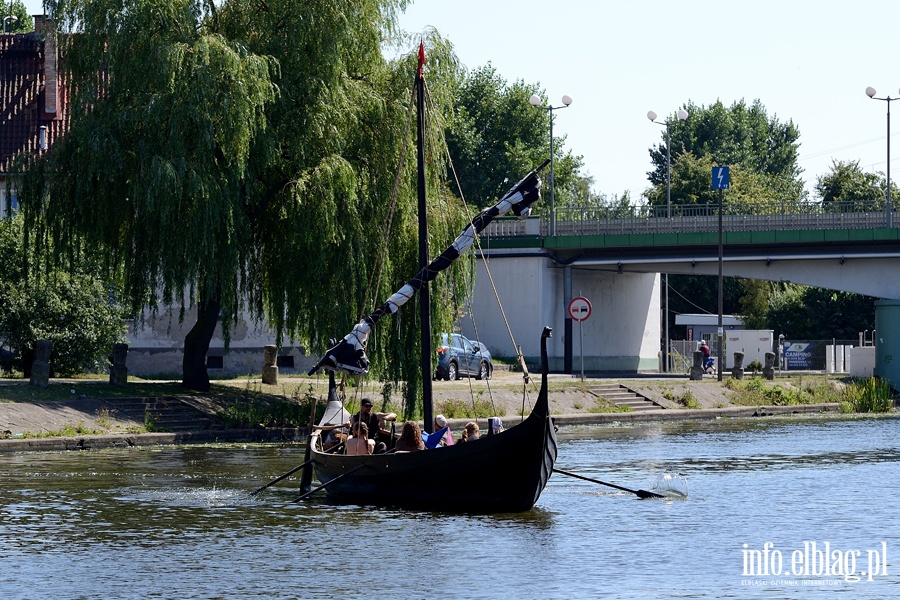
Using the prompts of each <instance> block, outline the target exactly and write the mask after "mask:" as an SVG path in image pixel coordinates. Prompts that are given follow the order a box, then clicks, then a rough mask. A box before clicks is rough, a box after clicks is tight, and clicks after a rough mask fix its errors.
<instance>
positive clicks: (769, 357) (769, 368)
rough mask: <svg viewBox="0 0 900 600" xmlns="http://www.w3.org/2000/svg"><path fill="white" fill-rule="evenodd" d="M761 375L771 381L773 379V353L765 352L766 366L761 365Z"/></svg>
mask: <svg viewBox="0 0 900 600" xmlns="http://www.w3.org/2000/svg"><path fill="white" fill-rule="evenodd" d="M763 377H765V378H766V379H768V380H769V381H772V380H773V379H775V353H774V352H766V366H764V367H763Z"/></svg>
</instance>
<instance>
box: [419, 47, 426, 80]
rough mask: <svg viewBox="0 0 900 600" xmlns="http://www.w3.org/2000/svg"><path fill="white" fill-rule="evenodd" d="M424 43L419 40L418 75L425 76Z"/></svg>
mask: <svg viewBox="0 0 900 600" xmlns="http://www.w3.org/2000/svg"><path fill="white" fill-rule="evenodd" d="M424 67H425V44H424V43H423V42H419V77H425V69H424Z"/></svg>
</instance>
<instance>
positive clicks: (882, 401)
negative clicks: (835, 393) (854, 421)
mask: <svg viewBox="0 0 900 600" xmlns="http://www.w3.org/2000/svg"><path fill="white" fill-rule="evenodd" d="M893 407H894V395H893V392H892V391H891V384H890V382H889V381H887V380H885V379H880V378H876V377H870V378H869V379H866V380H863V381H853V382H852V383H851V384H850V385H848V386H846V387H845V388H844V389H843V391H842V393H841V412H842V413H848V412H854V413H869V412H888V411H889V410H891V409H892V408H893Z"/></svg>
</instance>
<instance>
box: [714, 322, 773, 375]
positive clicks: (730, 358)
mask: <svg viewBox="0 0 900 600" xmlns="http://www.w3.org/2000/svg"><path fill="white" fill-rule="evenodd" d="M774 333H775V332H774V331H772V330H771V329H736V330H733V331H726V332H725V368H726V369H733V368H734V353H735V352H743V353H744V365H743V367H744V369H747V365H749V364H750V363H752V362H753V361H758V362H759V364H761V365H763V366H765V364H766V352H772V351H773V350H772V344H773V343H774Z"/></svg>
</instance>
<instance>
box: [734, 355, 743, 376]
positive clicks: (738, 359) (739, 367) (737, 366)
mask: <svg viewBox="0 0 900 600" xmlns="http://www.w3.org/2000/svg"><path fill="white" fill-rule="evenodd" d="M731 377H732V379H743V378H744V353H743V352H735V353H734V367H732V369H731Z"/></svg>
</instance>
